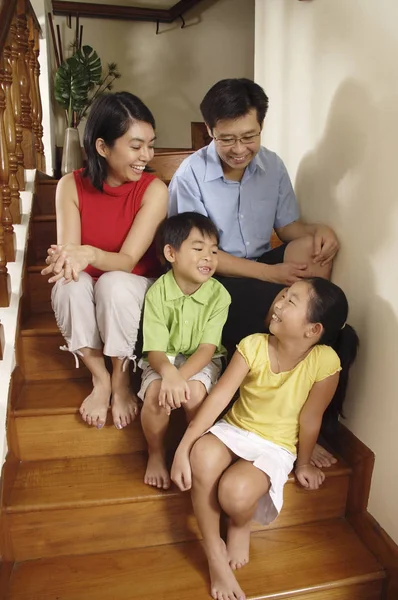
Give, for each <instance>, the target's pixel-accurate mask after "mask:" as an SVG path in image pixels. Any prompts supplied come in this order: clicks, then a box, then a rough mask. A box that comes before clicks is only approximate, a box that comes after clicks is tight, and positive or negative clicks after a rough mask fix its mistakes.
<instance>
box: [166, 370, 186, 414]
mask: <svg viewBox="0 0 398 600" xmlns="http://www.w3.org/2000/svg"><path fill="white" fill-rule="evenodd" d="M189 394H190V391H189V385H188V383H187V382H186V380H185V379H184V378H183V377H181V375H180V373H179V372H178V369H176V368H175V367H173V369H170V371H168V372H167V374H166V375H165V376H164V377H163V379H162V383H161V386H160V392H159V406H162V407H163V408H165V409H166V412H167V414H168V415H169V414H170V413H171V411H172V410H173V409H174V408H180V407H181V404H185V403H186V402H187V400H189Z"/></svg>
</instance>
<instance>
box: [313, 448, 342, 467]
mask: <svg viewBox="0 0 398 600" xmlns="http://www.w3.org/2000/svg"><path fill="white" fill-rule="evenodd" d="M336 462H337V459H336V458H335V457H334V456H333V454H330V452H328V451H327V450H325V448H323V447H322V446H320V445H319V444H315V448H314V449H313V451H312V455H311V464H312V465H314V467H318V468H319V469H322V467H331V466H332V465H334V463H336Z"/></svg>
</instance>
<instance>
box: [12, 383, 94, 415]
mask: <svg viewBox="0 0 398 600" xmlns="http://www.w3.org/2000/svg"><path fill="white" fill-rule="evenodd" d="M92 387H93V384H92V382H91V379H69V380H67V381H37V382H29V384H28V385H25V386H24V387H23V389H22V392H21V394H20V396H19V398H18V402H17V405H16V407H15V409H14V415H15V416H28V415H55V414H69V413H71V414H74V413H76V412H77V411H78V410H79V407H80V405H81V403H82V402H83V400H84V398H86V397H87V396H88V394H89V393H90V392H91V390H92Z"/></svg>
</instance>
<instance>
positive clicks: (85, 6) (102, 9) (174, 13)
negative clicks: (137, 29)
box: [52, 0, 201, 23]
mask: <svg viewBox="0 0 398 600" xmlns="http://www.w3.org/2000/svg"><path fill="white" fill-rule="evenodd" d="M199 2H201V0H180V2H177V4H174V6H172V7H171V8H169V9H164V8H142V7H138V6H121V5H110V4H92V3H91V2H90V3H89V2H69V1H67V0H53V1H52V5H53V13H54V15H66V16H68V15H72V16H77V15H78V16H79V17H88V18H92V19H125V20H130V21H154V22H155V23H156V22H159V23H172V22H173V21H175V20H176V19H178V17H180V16H181V15H182V14H183V13H184V12H186V11H187V10H189V9H191V8H192V7H193V6H195V5H196V4H199Z"/></svg>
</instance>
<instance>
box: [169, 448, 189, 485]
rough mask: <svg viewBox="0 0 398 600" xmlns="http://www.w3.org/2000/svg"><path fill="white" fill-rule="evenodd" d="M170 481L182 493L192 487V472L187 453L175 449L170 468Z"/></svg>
mask: <svg viewBox="0 0 398 600" xmlns="http://www.w3.org/2000/svg"><path fill="white" fill-rule="evenodd" d="M170 475H171V480H172V481H174V483H175V484H176V486H177V487H178V488H179V489H180V490H181V491H182V492H186V491H187V490H190V489H191V487H192V470H191V463H190V461H189V453H188V452H187V451H186V450H183V449H180V448H177V450H176V453H175V455H174V460H173V464H172V467H171V473H170Z"/></svg>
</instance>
